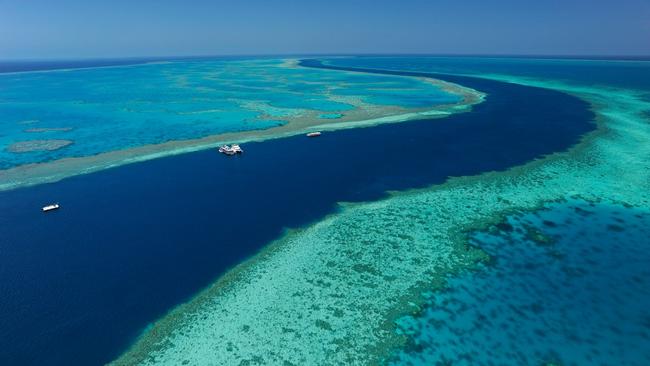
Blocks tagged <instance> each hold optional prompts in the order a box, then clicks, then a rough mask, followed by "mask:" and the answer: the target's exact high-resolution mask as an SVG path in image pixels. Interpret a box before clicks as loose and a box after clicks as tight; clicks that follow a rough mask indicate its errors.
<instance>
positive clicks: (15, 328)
mask: <svg viewBox="0 0 650 366" xmlns="http://www.w3.org/2000/svg"><path fill="white" fill-rule="evenodd" d="M303 72H304V73H308V72H307V71H303ZM371 78H372V77H371ZM449 80H450V81H453V82H458V83H460V84H462V85H465V86H468V87H471V88H475V89H477V90H479V91H482V92H485V93H487V94H488V98H487V100H486V101H485V102H484V103H481V104H479V105H476V106H475V107H474V108H473V110H472V111H471V112H468V113H462V114H457V115H452V116H450V117H448V118H446V119H432V120H422V121H412V122H405V123H402V124H397V125H384V126H377V127H373V128H364V129H356V130H346V131H338V132H328V133H326V134H324V135H323V136H322V137H321V138H319V139H307V138H305V137H302V136H300V137H293V138H285V139H278V140H273V141H266V142H261V143H251V144H246V145H245V146H244V149H245V150H246V153H245V154H244V155H243V156H241V157H236V158H226V157H224V156H222V155H219V154H218V153H216V152H215V151H203V152H197V153H192V154H185V155H180V156H173V157H168V158H162V159H157V160H152V161H148V162H144V163H138V164H133V165H128V166H122V167H118V168H115V169H110V170H105V171H101V172H97V173H93V174H88V175H82V176H76V177H73V178H68V179H65V180H63V181H60V182H57V183H52V184H44V185H39V186H34V187H29V188H23V189H17V190H13V191H6V192H1V193H0V209H1V210H2V212H11V215H0V226H1V227H2V231H3V235H2V237H0V251H1V253H2V258H3V265H2V267H1V269H0V286H2V288H1V289H0V290H1V293H3V294H4V295H5V296H3V297H2V298H1V299H0V313H1V314H2V316H1V317H0V340H1V342H0V343H2V344H3V347H2V348H1V349H0V360H1V361H2V363H3V364H55V365H56V364H60V365H68V364H102V363H105V362H108V361H110V360H111V359H114V358H115V357H117V356H118V355H119V354H120V352H122V351H123V350H124V349H125V348H126V347H127V346H128V345H129V344H130V343H131V342H132V341H133V340H134V339H135V337H136V336H137V335H138V334H139V333H140V332H141V331H142V330H143V329H145V327H146V326H147V325H148V324H149V323H151V322H153V321H155V320H156V319H158V318H160V317H161V316H163V315H164V314H165V313H166V312H167V311H169V310H170V309H171V308H173V307H174V306H176V305H178V304H180V303H182V302H183V301H186V300H188V299H190V298H191V296H192V295H193V294H195V293H197V292H198V291H199V290H201V289H202V288H204V287H205V286H207V285H209V284H210V283H211V282H212V281H214V280H215V279H216V278H218V277H219V276H220V275H222V274H223V273H225V272H226V271H227V270H228V269H229V268H231V267H233V266H234V265H236V264H237V263H239V262H241V261H242V260H244V259H245V258H247V257H249V256H251V255H253V254H254V253H255V252H257V251H258V250H260V249H261V248H262V247H263V246H264V245H266V244H267V243H269V242H270V241H271V240H273V239H275V238H278V237H279V236H280V235H282V233H283V230H284V229H285V228H287V227H301V226H304V225H307V224H309V223H311V222H314V221H317V220H319V219H322V218H323V217H324V216H326V215H327V214H332V213H335V210H336V207H337V206H336V202H340V201H364V200H375V199H378V198H380V197H382V196H383V195H384V194H385V192H386V191H388V190H404V189H409V188H417V187H426V186H428V185H431V184H438V183H442V182H444V181H446V180H447V179H448V178H449V177H451V176H464V175H474V174H479V173H481V172H486V171H503V170H505V169H508V168H509V167H512V166H516V165H520V164H523V163H526V162H529V161H531V160H534V159H537V158H541V157H543V156H545V155H548V154H550V153H553V152H557V151H565V150H566V149H567V148H569V147H570V146H572V145H574V144H575V143H577V142H578V141H579V139H580V138H581V136H583V135H584V134H585V133H587V132H589V131H592V130H593V129H594V127H595V125H594V123H593V118H594V115H593V113H592V112H591V111H590V110H589V109H588V104H587V103H585V102H583V101H581V100H579V99H577V98H575V97H572V96H569V95H567V94H564V93H559V92H555V91H552V90H547V89H541V88H531V87H524V86H520V85H514V84H508V83H501V82H496V81H490V80H481V79H475V78H469V77H449ZM304 87H308V86H304ZM348 147H353V148H354V150H353V151H354V153H353V154H351V153H350V151H351V150H350V149H348ZM61 151H62V150H61ZM50 201H58V202H60V203H61V205H62V209H61V210H59V211H58V212H54V213H52V214H51V215H43V214H42V213H41V212H40V207H41V206H42V205H43V204H44V203H46V202H50ZM251 228H254V230H252V229H251Z"/></svg>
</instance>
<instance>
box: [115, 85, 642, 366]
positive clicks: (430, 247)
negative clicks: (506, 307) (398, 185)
mask: <svg viewBox="0 0 650 366" xmlns="http://www.w3.org/2000/svg"><path fill="white" fill-rule="evenodd" d="M490 77H491V78H493V79H496V80H501V81H507V82H515V83H520V84H523V85H532V86H537V87H543V88H550V89H555V90H559V91H563V92H567V93H570V94H573V95H576V96H578V97H580V98H582V99H584V100H586V101H588V102H589V103H590V104H591V105H592V108H593V111H594V112H595V113H596V115H597V121H598V124H599V127H598V130H597V131H596V132H594V133H591V134H589V135H588V136H587V137H585V138H584V139H583V141H582V142H581V143H580V144H578V145H577V146H575V147H574V148H572V149H571V150H570V151H568V152H563V153H557V154H553V155H551V156H548V157H545V158H543V159H540V160H537V161H534V162H531V163H529V164H526V165H524V166H521V167H516V168H512V169H510V170H508V171H505V172H493V173H486V174H482V175H479V176H474V177H462V178H454V179H451V180H449V181H448V182H447V183H445V184H442V185H438V186H433V187H430V188H426V189H420V190H413V191H408V192H401V193H394V194H392V195H391V197H389V198H387V199H384V200H381V201H377V202H370V203H363V204H341V209H340V212H338V213H336V214H334V215H332V216H330V217H328V218H327V219H325V220H323V221H321V222H319V223H317V224H314V225H312V226H310V227H308V228H306V229H301V230H296V231H292V232H289V233H287V234H286V235H285V236H284V237H283V238H282V239H280V240H278V241H277V242H275V243H273V244H272V245H270V246H269V247H268V248H267V249H265V250H263V251H262V252H261V253H260V254H259V255H257V256H255V257H253V258H252V259H250V260H249V261H248V262H246V263H244V264H242V265H240V266H238V267H237V268H235V269H234V270H233V271H231V272H230V273H228V274H227V275H226V276H224V277H222V278H221V279H220V280H219V281H218V282H217V283H216V284H214V285H213V286H211V287H210V288H208V289H206V290H205V291H204V292H202V293H201V294H200V295H198V296H197V297H195V298H194V299H193V300H191V301H189V302H188V303H186V304H184V305H182V306H180V307H178V308H177V309H175V310H173V311H172V312H170V313H169V314H168V315H167V316H165V317H164V318H162V319H161V320H160V321H158V322H156V323H155V324H153V325H152V326H151V328H150V329H148V330H147V331H146V332H145V333H144V334H143V335H142V336H141V338H140V339H139V340H138V342H136V343H135V344H134V345H133V347H132V348H131V349H130V350H129V351H128V352H127V353H125V354H124V355H123V356H122V357H120V358H119V359H118V360H116V361H115V363H116V364H145V365H146V364H190V365H192V364H205V363H215V364H220V363H232V364H239V363H244V364H246V363H248V364H255V363H258V364H262V363H267V364H305V363H308V364H323V365H327V364H332V365H334V364H342V363H353V364H376V363H380V362H384V361H386V360H387V359H388V358H389V357H390V355H391V352H392V351H393V350H394V349H395V348H396V347H399V346H400V345H402V344H404V342H406V337H405V336H404V335H403V334H400V333H399V332H397V331H396V326H395V320H396V319H398V318H399V317H401V316H403V315H406V314H408V313H410V312H417V311H419V309H420V305H421V304H422V303H423V301H424V300H423V298H424V296H423V293H424V292H426V291H432V290H435V289H436V288H439V287H440V286H442V285H444V283H445V281H446V279H448V278H449V275H451V274H454V273H458V272H459V271H463V270H465V269H468V268H472V267H473V266H475V265H476V264H477V263H479V262H481V261H482V260H485V259H486V258H487V256H486V254H485V253H483V252H482V251H480V250H478V249H476V248H474V247H471V246H469V245H468V234H467V233H468V232H469V231H474V230H481V229H486V228H488V227H489V226H490V225H493V224H498V223H499V222H501V221H502V220H503V218H504V217H505V216H507V215H510V214H513V213H517V212H526V211H535V210H538V209H539V208H541V207H543V206H544V205H545V204H547V203H549V202H556V201H564V200H567V199H581V200H583V201H586V202H600V203H607V204H614V205H624V206H629V207H638V208H642V209H648V208H649V207H650V193H648V192H650V144H648V141H650V124H649V123H648V120H647V115H646V113H647V111H648V110H650V102H649V101H648V100H647V99H646V98H645V94H644V93H643V92H638V91H634V90H628V89H622V88H606V87H584V86H576V85H569V84H566V83H561V82H556V81H548V80H535V79H531V78H517V77H512V76H504V75H491V76H490Z"/></svg>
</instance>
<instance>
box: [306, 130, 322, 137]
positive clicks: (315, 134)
mask: <svg viewBox="0 0 650 366" xmlns="http://www.w3.org/2000/svg"><path fill="white" fill-rule="evenodd" d="M318 136H320V131H316V132H310V133H308V134H307V137H318Z"/></svg>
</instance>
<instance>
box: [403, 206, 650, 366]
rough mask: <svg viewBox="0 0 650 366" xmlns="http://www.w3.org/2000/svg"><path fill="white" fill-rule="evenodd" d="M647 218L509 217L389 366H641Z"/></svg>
mask: <svg viewBox="0 0 650 366" xmlns="http://www.w3.org/2000/svg"><path fill="white" fill-rule="evenodd" d="M648 238H650V210H647V209H635V208H626V207H624V206H621V205H611V204H604V203H603V204H594V203H588V202H585V201H579V200H571V201H568V202H564V203H557V204H552V205H549V206H548V207H546V208H545V209H543V210H540V211H537V212H532V213H525V214H517V215H513V216H509V217H508V218H507V219H506V220H504V221H503V222H502V223H500V224H497V225H495V226H492V227H491V228H490V229H489V230H488V231H485V232H478V233H474V234H473V235H472V238H471V242H472V244H473V245H475V246H477V247H479V248H481V249H482V250H484V251H486V252H487V253H488V254H489V255H490V256H491V257H492V260H491V261H490V262H489V264H488V265H485V266H482V268H480V269H479V270H478V271H476V272H471V273H466V274H464V275H462V276H459V277H457V278H454V279H452V280H450V281H449V285H448V288H447V289H446V290H444V291H440V292H438V293H434V294H431V295H430V297H429V299H428V300H427V304H426V308H425V310H424V311H422V313H421V314H419V317H415V318H414V317H405V318H403V319H401V320H400V321H399V324H400V332H402V333H404V334H408V335H410V336H411V341H410V343H409V345H408V347H407V348H406V349H405V350H402V351H400V352H399V353H397V354H396V355H395V357H394V360H393V361H392V362H391V364H392V365H443V364H452V365H550V364H553V365H567V366H568V365H630V366H634V365H638V366H642V365H648V364H650V347H649V345H650V313H649V312H648V305H649V304H650V267H649V266H648V263H650V240H648Z"/></svg>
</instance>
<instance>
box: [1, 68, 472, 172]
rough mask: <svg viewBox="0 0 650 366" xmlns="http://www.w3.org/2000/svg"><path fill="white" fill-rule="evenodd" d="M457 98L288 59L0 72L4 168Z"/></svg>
mask: <svg viewBox="0 0 650 366" xmlns="http://www.w3.org/2000/svg"><path fill="white" fill-rule="evenodd" d="M458 100H459V97H458V96H456V95H453V94H450V93H447V92H445V91H443V90H441V89H440V88H439V87H438V86H435V85H433V84H431V83H427V82H423V81H420V80H417V79H414V78H405V77H392V76H381V75H367V74H359V73H349V72H348V73H346V72H331V71H328V70H315V69H303V68H297V67H294V66H292V65H291V64H288V63H286V62H285V61H284V60H269V59H253V60H218V59H216V60H184V61H174V62H158V63H150V64H140V65H130V66H129V65H126V66H115V67H104V68H86V69H72V70H58V71H56V70H53V71H46V72H24V73H5V74H0V116H1V117H0V131H1V132H0V169H7V168H11V167H15V166H19V165H24V164H28V163H42V162H47V161H52V160H57V159H61V158H66V157H85V156H92V155H95V154H99V153H103V152H108V151H116V150H124V149H129V148H134V147H139V146H143V145H149V144H158V143H163V142H168V141H178V140H187V139H197V138H201V137H206V136H211V135H216V134H223V133H229V132H241V131H253V130H264V129H268V128H271V127H277V126H282V125H286V124H287V123H290V122H292V121H296V120H299V119H300V118H303V119H307V120H309V121H311V123H317V120H318V119H319V117H318V116H319V115H323V117H322V118H320V119H323V120H326V119H331V116H332V115H334V114H340V115H341V116H344V115H346V114H347V113H349V112H350V111H354V110H356V109H358V108H359V107H364V106H365V107H366V108H372V107H378V108H389V109H390V108H425V107H431V106H434V105H438V104H446V103H455V102H457V101H458Z"/></svg>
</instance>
